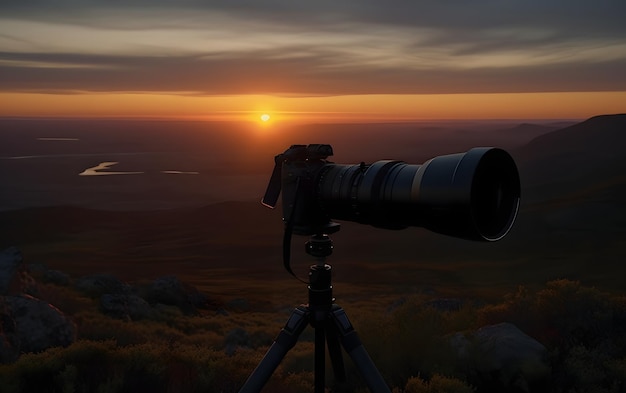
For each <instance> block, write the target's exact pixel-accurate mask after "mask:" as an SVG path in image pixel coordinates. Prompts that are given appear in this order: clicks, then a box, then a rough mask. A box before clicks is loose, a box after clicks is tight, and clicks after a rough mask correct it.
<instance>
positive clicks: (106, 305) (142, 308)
mask: <svg viewBox="0 0 626 393" xmlns="http://www.w3.org/2000/svg"><path fill="white" fill-rule="evenodd" d="M100 310H102V312H103V313H104V314H107V315H109V316H112V317H114V318H120V319H125V320H138V319H144V318H148V317H149V316H150V315H152V313H153V312H152V307H150V304H148V302H146V301H145V300H143V299H142V298H140V297H139V296H137V295H132V294H131V295H123V294H115V295H113V294H109V293H106V294H104V295H102V296H101V297H100Z"/></svg>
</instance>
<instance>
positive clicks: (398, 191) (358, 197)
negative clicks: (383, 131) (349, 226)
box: [316, 147, 520, 241]
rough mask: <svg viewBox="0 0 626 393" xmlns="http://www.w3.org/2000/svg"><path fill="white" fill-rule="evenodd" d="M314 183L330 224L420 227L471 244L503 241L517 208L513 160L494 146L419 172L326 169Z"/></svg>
mask: <svg viewBox="0 0 626 393" xmlns="http://www.w3.org/2000/svg"><path fill="white" fill-rule="evenodd" d="M316 183H317V196H318V201H319V204H320V206H321V208H322V210H323V211H324V212H325V214H326V215H328V217H330V218H331V219H337V220H347V221H355V222H358V223H362V224H369V225H373V226H376V227H381V228H388V229H402V228H406V227H409V226H418V227H424V228H426V229H429V230H431V231H434V232H437V233H442V234H446V235H450V236H454V237H460V238H465V239H471V240H482V241H496V240H499V239H501V238H502V237H504V236H505V235H506V234H507V233H508V231H509V230H510V229H511V226H512V225H513V222H514V221H515V217H516V215H517V211H518V208H519V202H520V180H519V173H518V171H517V167H516V165H515V161H513V158H512V157H511V156H510V155H509V154H508V153H507V152H506V151H504V150H502V149H498V148H490V147H479V148H474V149H471V150H469V151H467V152H465V153H458V154H450V155H444V156H438V157H435V158H433V159H431V160H429V161H427V162H425V163H424V164H422V165H412V164H407V163H405V162H402V161H392V160H382V161H377V162H375V163H373V164H371V165H365V164H360V165H339V164H330V163H329V164H326V165H325V166H324V167H323V168H322V169H321V170H320V171H319V177H318V179H317V182H316Z"/></svg>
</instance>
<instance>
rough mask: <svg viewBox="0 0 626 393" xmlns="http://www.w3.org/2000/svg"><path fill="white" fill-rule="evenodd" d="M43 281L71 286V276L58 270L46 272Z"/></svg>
mask: <svg viewBox="0 0 626 393" xmlns="http://www.w3.org/2000/svg"><path fill="white" fill-rule="evenodd" d="M42 279H43V281H44V282H48V283H52V284H55V285H61V286H68V285H69V284H70V276H69V275H68V274H66V273H63V272H61V271H58V270H46V271H45V272H44V273H43V275H42Z"/></svg>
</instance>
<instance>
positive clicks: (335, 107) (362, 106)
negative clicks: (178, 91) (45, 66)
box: [0, 92, 626, 123]
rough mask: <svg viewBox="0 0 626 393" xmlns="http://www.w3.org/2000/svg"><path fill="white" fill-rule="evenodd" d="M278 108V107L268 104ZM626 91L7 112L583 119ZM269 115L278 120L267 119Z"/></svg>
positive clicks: (152, 102)
mask: <svg viewBox="0 0 626 393" xmlns="http://www.w3.org/2000/svg"><path fill="white" fill-rule="evenodd" d="M268 108H271V111H268V110H267V109H268ZM625 112H626V92H580V93H501V94H430V95H425V94H423V95H417V94H415V95H406V94H405V95H400V94H386V95H381V94H378V95H346V96H325V97H281V96H266V95H232V96H190V95H174V94H155V93H79V94H42V93H0V116H3V117H111V118H115V117H125V118H172V119H205V120H226V121H249V120H250V119H252V118H254V119H256V121H257V122H259V121H261V122H262V123H272V122H274V121H275V115H276V116H280V119H281V120H280V121H281V123H282V122H294V121H295V122H368V121H410V120H428V119H449V120H455V119H526V118H528V119H560V118H562V119H582V118H586V117H590V116H594V115H600V114H611V113H625ZM263 114H267V115H269V116H270V118H271V120H270V119H268V120H269V121H262V120H260V116H261V115H263Z"/></svg>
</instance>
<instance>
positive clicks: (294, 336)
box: [239, 307, 310, 393]
mask: <svg viewBox="0 0 626 393" xmlns="http://www.w3.org/2000/svg"><path fill="white" fill-rule="evenodd" d="M309 318H310V314H309V311H308V310H307V309H306V308H305V307H298V308H296V309H295V310H293V312H292V313H291V315H290V316H289V319H288V320H287V323H286V324H285V327H283V328H282V329H281V331H280V333H279V334H278V337H277V338H276V340H274V343H273V344H272V346H271V347H270V349H268V351H267V353H266V354H265V356H264V357H263V359H261V362H260V363H259V364H258V365H257V367H256V368H255V369H254V371H253V372H252V374H250V376H249V377H248V380H247V381H246V383H245V384H244V385H243V387H242V388H241V389H240V390H239V393H258V392H260V391H261V389H263V386H265V384H266V383H267V381H268V380H269V379H270V377H271V376H272V373H273V372H274V371H275V370H276V367H278V365H279V364H280V362H281V361H282V360H283V358H284V357H285V355H286V354H287V352H289V350H290V349H291V348H293V346H294V345H296V342H297V341H298V337H299V336H300V333H302V331H303V330H304V328H305V327H306V326H307V324H308V323H309Z"/></svg>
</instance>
